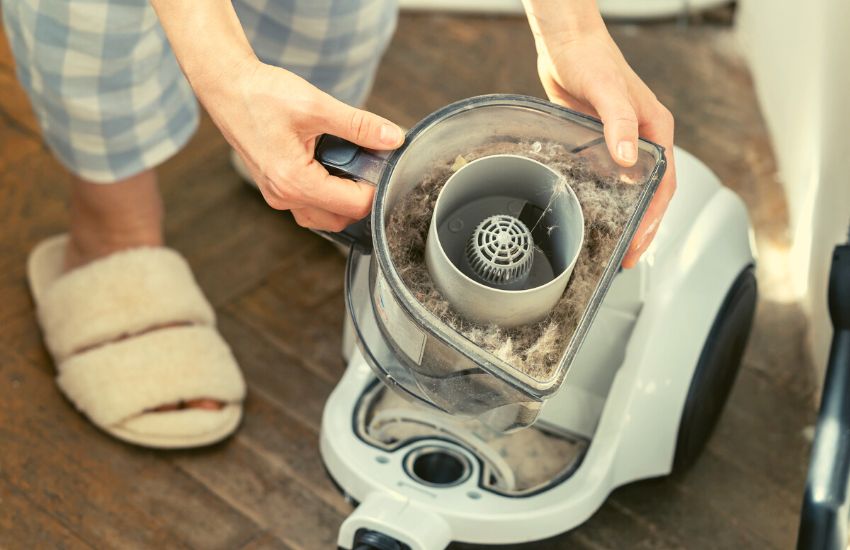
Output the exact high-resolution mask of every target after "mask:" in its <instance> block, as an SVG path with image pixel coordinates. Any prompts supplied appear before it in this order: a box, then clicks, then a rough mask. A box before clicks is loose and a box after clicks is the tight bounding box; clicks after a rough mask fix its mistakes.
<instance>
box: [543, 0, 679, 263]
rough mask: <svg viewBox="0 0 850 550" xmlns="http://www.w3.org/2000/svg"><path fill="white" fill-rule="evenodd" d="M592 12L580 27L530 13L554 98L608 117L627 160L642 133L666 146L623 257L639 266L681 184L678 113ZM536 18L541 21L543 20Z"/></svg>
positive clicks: (618, 156)
mask: <svg viewBox="0 0 850 550" xmlns="http://www.w3.org/2000/svg"><path fill="white" fill-rule="evenodd" d="M595 13H596V15H597V17H591V16H590V15H588V16H587V17H585V18H583V19H582V21H581V24H580V25H578V26H577V27H576V28H573V29H570V30H569V31H567V29H560V32H559V30H556V29H555V28H553V26H552V24H551V19H550V23H549V24H548V25H547V24H544V23H543V22H542V21H540V20H539V17H538V20H537V21H535V20H534V19H532V15H531V13H530V14H529V19H530V20H531V21H532V30H534V31H535V42H536V45H537V54H538V58H537V69H538V73H539V74H540V80H541V82H542V83H543V88H544V89H545V90H546V93H547V95H548V96H549V99H550V100H551V101H553V102H555V103H559V104H561V105H564V106H566V107H569V108H570V109H573V110H576V111H581V112H584V113H587V114H590V115H593V116H598V117H599V118H600V119H602V122H603V124H604V131H605V143H606V144H607V146H608V150H609V151H610V153H611V156H612V157H613V158H614V160H615V161H616V162H617V163H618V164H620V165H621V166H626V167H628V166H632V165H633V164H634V163H635V162H636V161H637V151H638V150H637V139H638V134H640V136H641V137H644V138H646V139H648V140H650V141H654V142H656V143H658V144H659V145H662V146H663V147H664V148H665V155H666V157H667V171H666V172H665V175H664V178H663V179H662V181H661V183H660V185H659V187H658V190H657V191H656V193H655V197H654V198H653V199H652V202H651V203H650V205H649V208H648V210H647V211H646V214H645V215H644V217H643V220H642V221H641V223H640V226H639V227H638V230H637V232H636V233H635V236H634V239H633V240H632V243H631V246H630V247H629V250H628V252H627V253H626V256H625V257H624V258H623V267H626V268H629V267H633V266H634V265H635V264H636V263H637V261H638V260H639V259H640V257H641V255H642V254H643V253H644V251H645V250H646V249H647V248H648V247H649V244H650V243H651V242H652V239H653V237H654V236H655V233H656V231H657V230H658V226H659V225H660V223H661V218H662V217H663V216H664V212H665V210H666V209H667V205H668V204H669V202H670V199H671V198H672V196H673V192H674V191H675V190H676V167H675V163H674V161H673V116H672V115H671V114H670V111H668V110H667V108H666V107H664V106H663V105H662V104H661V103H660V102H659V101H658V99H657V98H656V97H655V94H653V93H652V92H651V91H650V89H649V88H648V87H647V86H646V84H644V83H643V81H641V79H640V78H639V77H638V76H637V75H636V74H635V72H634V71H633V70H632V69H631V67H629V65H628V63H627V62H626V60H625V59H624V58H623V54H622V53H620V50H619V48H617V45H616V44H615V43H614V40H613V39H612V38H611V36H610V35H609V34H608V31H607V29H606V28H605V25H604V23H602V19H601V18H599V17H598V12H595ZM536 23H540V24H539V25H537V24H536Z"/></svg>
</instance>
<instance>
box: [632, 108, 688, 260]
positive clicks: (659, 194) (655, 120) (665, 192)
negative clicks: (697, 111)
mask: <svg viewBox="0 0 850 550" xmlns="http://www.w3.org/2000/svg"><path fill="white" fill-rule="evenodd" d="M647 97H650V98H651V99H649V100H648V101H647V102H646V104H645V105H642V106H641V109H640V117H641V124H640V134H641V136H643V137H644V138H646V139H648V140H650V141H653V142H655V143H658V144H659V145H661V146H662V147H664V156H665V158H666V159H667V168H666V170H665V172H664V178H663V179H662V180H661V183H659V185H658V189H657V190H656V192H655V196H654V197H653V198H652V202H650V204H649V207H648V208H647V211H646V214H645V215H644V219H643V220H642V221H641V224H640V226H639V227H638V230H637V232H636V233H635V237H634V239H632V243H631V246H630V248H629V251H628V253H627V254H626V257H625V258H624V259H623V267H632V266H633V265H634V264H636V263H637V261H638V260H639V259H640V257H641V255H642V254H643V253H644V252H645V251H646V249H647V248H649V245H650V244H652V240H653V239H654V238H655V234H656V232H657V231H658V227H659V226H660V225H661V219H662V218H663V217H664V213H665V212H666V211H667V207H668V205H669V204H670V200H672V198H673V194H674V193H675V192H676V186H677V183H676V159H675V155H674V151H673V139H674V133H675V128H674V121H673V115H672V114H671V113H670V111H669V110H667V108H665V107H664V106H663V105H662V104H661V103H660V102H658V100H656V99H655V96H651V95H647Z"/></svg>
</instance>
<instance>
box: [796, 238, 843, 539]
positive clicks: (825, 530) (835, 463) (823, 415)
mask: <svg viewBox="0 0 850 550" xmlns="http://www.w3.org/2000/svg"><path fill="white" fill-rule="evenodd" d="M829 314H830V317H831V319H832V324H833V326H834V328H835V333H834V334H833V337H832V347H831V349H830V352H829V363H828V365H827V369H826V378H825V379H824V383H823V393H822V395H821V405H820V412H819V414H818V422H817V430H816V432H815V440H814V443H813V444H812V452H811V457H810V460H809V475H808V479H807V481H806V493H805V495H804V497H803V510H802V514H801V518H800V532H799V534H798V536H797V549H798V550H844V549H845V548H847V535H848V531H847V522H848V517H847V514H848V510H850V502H848V481H850V243H848V244H846V245H841V246H837V247H836V248H835V252H834V253H833V256H832V269H831V272H830V278H829Z"/></svg>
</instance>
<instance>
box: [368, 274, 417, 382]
mask: <svg viewBox="0 0 850 550" xmlns="http://www.w3.org/2000/svg"><path fill="white" fill-rule="evenodd" d="M374 299H375V300H374V303H375V310H376V311H377V313H378V316H379V317H380V318H381V321H383V322H384V325H385V326H386V327H387V328H388V329H389V331H390V332H391V333H392V335H393V340H394V342H395V344H396V345H397V346H398V347H399V349H401V351H402V352H404V354H405V355H407V356H408V357H410V358H411V359H412V360H413V361H414V362H415V363H416V364H417V365H421V364H422V354H423V353H424V351H425V333H424V332H423V331H422V330H421V329H420V328H419V327H417V326H416V324H415V323H414V322H413V321H411V320H410V319H409V318H408V317H407V315H405V314H404V312H403V311H402V310H401V307H400V306H399V305H398V303H397V302H396V301H395V297H393V295H392V293H391V292H389V291H388V290H387V288H386V282H385V281H384V276H383V275H381V273H378V275H377V277H376V278H375V294H374Z"/></svg>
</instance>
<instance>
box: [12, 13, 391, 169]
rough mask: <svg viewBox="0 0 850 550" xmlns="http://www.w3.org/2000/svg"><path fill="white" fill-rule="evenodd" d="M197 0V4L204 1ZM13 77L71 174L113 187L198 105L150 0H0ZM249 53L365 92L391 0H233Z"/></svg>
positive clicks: (186, 126)
mask: <svg viewBox="0 0 850 550" xmlns="http://www.w3.org/2000/svg"><path fill="white" fill-rule="evenodd" d="M202 1H203V0H202ZM2 5H3V21H4V24H5V27H6V34H7V36H8V38H9V40H10V43H11V45H12V51H13V52H14V56H15V61H16V66H17V72H18V78H19V80H20V82H21V84H22V85H23V86H24V88H25V89H26V90H27V93H28V94H29V97H30V100H31V102H32V105H33V110H34V111H35V113H36V115H37V117H38V120H39V122H40V124H41V127H42V131H43V134H44V139H45V141H46V142H47V143H48V145H49V146H50V148H51V149H52V150H53V151H54V153H55V154H56V156H57V157H58V158H59V159H60V160H61V161H62V163H63V164H65V165H66V166H67V167H68V168H69V169H70V170H71V171H72V172H73V173H75V174H77V175H78V176H80V177H82V178H84V179H87V180H91V181H96V182H103V183H109V182H114V181H117V180H121V179H124V178H127V177H129V176H132V175H134V174H137V173H139V172H141V171H143V170H145V169H148V168H152V167H154V166H157V165H158V164H160V163H162V162H163V161H164V160H165V159H167V158H168V157H170V156H171V155H173V154H174V153H175V152H177V151H178V150H179V149H180V148H181V147H182V146H183V145H184V144H185V143H186V141H188V139H189V138H190V137H191V135H192V134H193V133H194V131H195V129H196V128H197V125H198V105H197V102H196V100H195V97H194V95H193V93H192V89H191V88H190V87H189V84H188V82H187V81H186V79H185V77H184V76H183V74H182V73H181V71H180V68H179V66H178V65H177V61H176V59H175V58H174V55H173V53H172V51H171V48H170V47H169V44H168V41H167V40H166V38H165V34H164V32H163V30H162V27H160V25H159V22H158V20H157V18H156V15H155V13H154V11H153V9H152V8H151V6H150V4H149V3H148V1H147V0H2ZM234 7H235V8H236V11H237V14H238V16H239V19H240V21H241V22H242V25H243V27H244V29H245V33H246V34H247V36H248V39H249V40H250V41H251V44H252V45H253V47H254V51H255V52H256V53H257V56H258V57H259V58H260V59H261V60H262V61H264V62H265V63H269V64H273V65H277V66H280V67H284V68H286V69H288V70H290V71H293V72H294V73H295V74H298V75H299V76H301V77H303V78H305V79H307V80H309V81H310V82H311V83H313V84H314V85H315V86H317V87H319V88H321V89H322V90H324V91H325V92H328V93H330V94H331V95H333V96H335V97H337V98H338V99H340V100H342V101H345V102H347V103H349V104H352V105H359V104H361V103H362V102H363V101H364V100H365V98H366V95H367V94H368V92H369V89H370V86H371V83H372V79H373V76H374V73H375V70H376V68H377V65H378V61H379V60H380V56H381V54H382V53H383V51H384V48H385V47H386V45H387V43H388V41H389V38H390V37H391V35H392V32H393V30H394V28H395V20H396V11H397V8H396V0H234Z"/></svg>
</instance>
